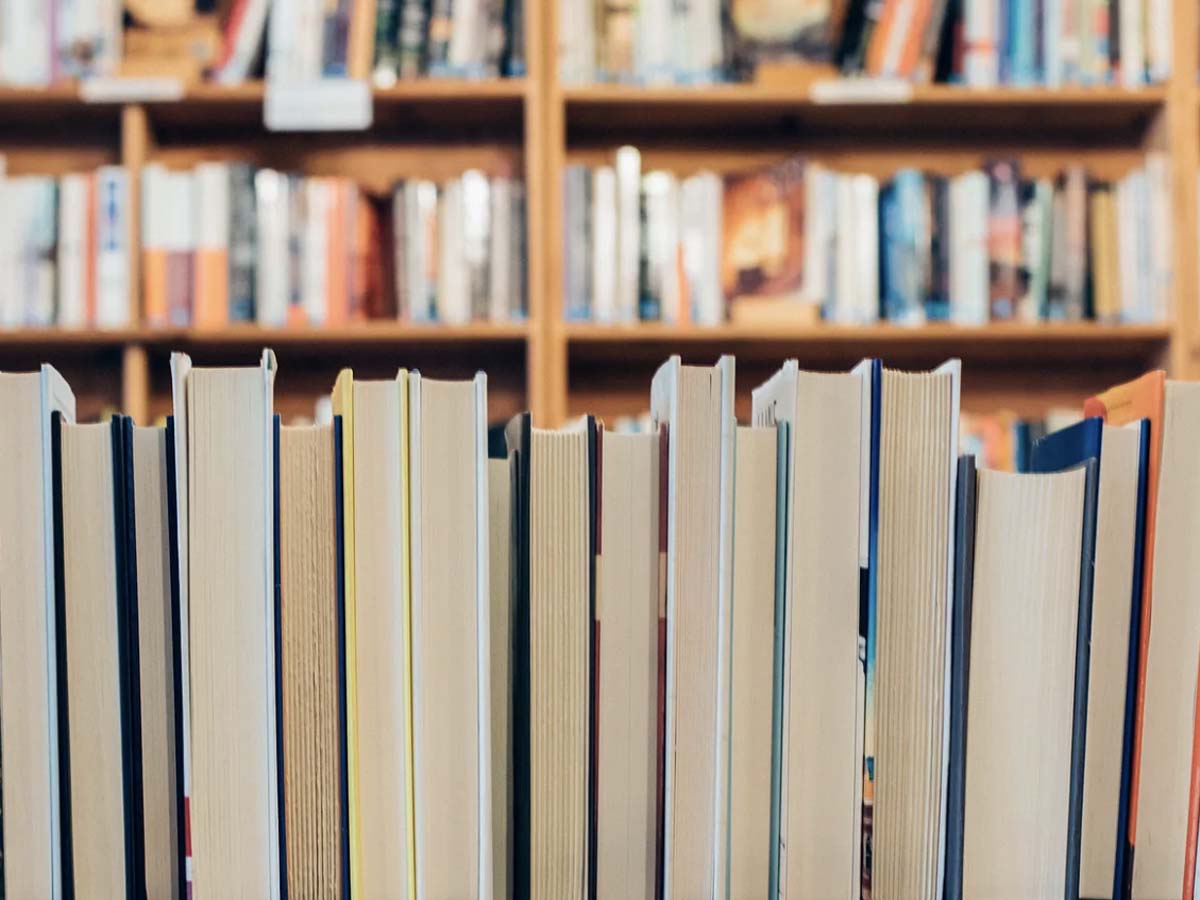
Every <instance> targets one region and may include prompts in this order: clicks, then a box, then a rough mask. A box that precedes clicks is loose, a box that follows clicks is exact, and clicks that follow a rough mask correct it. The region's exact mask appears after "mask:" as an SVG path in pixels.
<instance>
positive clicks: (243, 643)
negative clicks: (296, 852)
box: [187, 369, 279, 900]
mask: <svg viewBox="0 0 1200 900" xmlns="http://www.w3.org/2000/svg"><path fill="white" fill-rule="evenodd" d="M187 391H188V428H189V433H188V507H189V510H190V512H189V526H190V527H189V537H188V543H189V557H190V558H189V579H190V585H191V590H190V603H189V614H190V619H191V621H190V638H189V644H190V651H191V652H190V664H191V720H192V798H191V848H192V860H193V867H194V868H193V883H192V897H193V900H223V898H227V897H239V896H253V897H263V898H267V897H270V896H271V895H272V885H275V884H277V883H278V874H279V873H278V871H272V866H271V864H270V854H271V846H272V843H273V841H274V839H275V838H276V837H277V833H276V835H272V828H273V825H272V822H271V803H272V796H271V795H272V784H271V767H272V765H273V763H274V759H273V758H272V753H271V752H270V746H271V732H273V731H274V729H275V722H274V718H273V716H272V714H271V702H272V696H270V695H269V694H268V692H269V691H273V687H274V679H271V681H270V682H268V680H267V677H266V673H267V668H268V666H267V655H266V654H267V646H268V639H269V635H270V634H271V633H272V631H273V614H272V611H273V609H274V597H273V596H271V594H270V592H269V591H268V587H267V578H266V572H267V566H268V562H269V560H270V559H271V558H272V557H273V543H274V542H273V540H272V536H271V535H270V534H269V533H268V530H267V528H268V522H269V518H268V511H269V510H270V509H271V507H272V496H273V490H272V473H271V471H270V468H269V467H268V456H267V452H266V451H267V449H268V448H269V446H270V443H271V441H270V434H271V428H272V423H271V405H270V399H269V395H268V394H267V393H265V392H264V391H263V373H262V371H260V370H259V369H194V370H192V372H191V374H190V375H189V376H188V379H187Z"/></svg>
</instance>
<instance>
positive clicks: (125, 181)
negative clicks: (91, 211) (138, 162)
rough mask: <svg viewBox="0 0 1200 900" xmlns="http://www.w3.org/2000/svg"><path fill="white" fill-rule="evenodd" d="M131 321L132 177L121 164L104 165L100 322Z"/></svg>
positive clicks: (100, 180)
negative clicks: (130, 213)
mask: <svg viewBox="0 0 1200 900" xmlns="http://www.w3.org/2000/svg"><path fill="white" fill-rule="evenodd" d="M129 324H130V304H129V176H128V174H127V173H126V171H125V169H124V168H123V167H121V166H102V167H101V168H100V169H98V170H97V171H96V325H97V327H99V328H121V327H125V326H127V325H129Z"/></svg>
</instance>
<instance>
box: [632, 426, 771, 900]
mask: <svg viewBox="0 0 1200 900" xmlns="http://www.w3.org/2000/svg"><path fill="white" fill-rule="evenodd" d="M778 442H779V437H778V432H777V431H776V430H775V429H774V428H746V427H742V428H738V430H737V451H736V463H735V469H734V504H733V646H732V651H733V666H732V678H731V687H732V689H733V702H732V704H731V725H732V728H731V735H730V742H731V745H732V749H731V752H730V778H729V781H730V793H729V810H730V812H729V890H730V896H731V897H766V896H767V894H768V876H769V874H770V862H771V714H772V709H773V702H772V701H773V685H774V678H773V675H774V657H775V655H774V653H773V652H772V648H774V646H775V514H776V499H775V498H776V478H775V475H776V453H777V445H778ZM648 896H652V894H651V895H648Z"/></svg>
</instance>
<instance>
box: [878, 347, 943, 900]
mask: <svg viewBox="0 0 1200 900" xmlns="http://www.w3.org/2000/svg"><path fill="white" fill-rule="evenodd" d="M956 378H957V375H956V372H954V371H953V370H946V369H943V370H939V371H937V372H930V373H907V372H894V371H891V370H888V369H885V370H884V372H883V399H882V406H881V409H880V418H881V424H880V449H879V457H880V458H879V485H880V486H879V538H878V541H879V551H878V565H879V590H878V605H877V608H878V618H877V635H878V650H877V653H876V658H875V677H874V684H873V685H872V684H871V681H870V679H871V674H870V672H869V671H868V676H867V677H868V684H867V695H868V696H867V703H868V707H869V706H870V703H871V694H872V691H873V693H874V709H875V713H874V717H873V721H872V720H871V719H868V723H867V732H866V735H867V744H868V746H871V743H872V741H871V737H872V734H871V729H872V727H873V728H874V748H875V752H874V757H875V782H874V798H873V807H872V819H873V837H872V844H871V847H872V855H871V859H872V863H873V866H872V880H871V888H872V896H873V897H874V898H875V900H908V898H911V897H930V896H933V895H935V894H936V893H937V892H938V890H939V887H940V885H941V884H942V867H943V863H944V860H943V858H942V856H943V851H942V847H943V840H944V832H945V823H944V822H943V821H942V813H943V810H944V808H945V802H946V798H945V790H946V787H945V772H946V756H945V750H946V741H947V739H948V730H947V729H948V722H947V716H946V706H947V703H948V697H947V692H948V688H949V684H948V681H947V679H946V654H947V648H948V644H949V642H948V629H949V615H948V613H949V609H950V596H949V594H950V590H949V588H950V585H949V573H950V557H951V555H950V530H951V525H952V521H953V519H952V515H951V513H952V510H953V503H954V499H953V473H954V453H955V443H956V437H955V432H956V429H955V422H956V417H957V396H956ZM868 664H869V663H868Z"/></svg>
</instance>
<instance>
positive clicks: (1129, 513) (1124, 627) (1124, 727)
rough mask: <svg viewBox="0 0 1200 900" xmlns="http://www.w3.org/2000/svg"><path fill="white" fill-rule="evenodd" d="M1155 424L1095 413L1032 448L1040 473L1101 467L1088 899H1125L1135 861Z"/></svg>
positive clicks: (1084, 815)
mask: <svg viewBox="0 0 1200 900" xmlns="http://www.w3.org/2000/svg"><path fill="white" fill-rule="evenodd" d="M1149 427H1150V426H1149V423H1148V422H1147V421H1146V420H1145V419H1141V420H1138V421H1135V422H1131V423H1130V424H1129V425H1126V426H1124V427H1117V426H1113V425H1104V424H1103V423H1102V421H1101V420H1100V419H1098V418H1090V419H1086V420H1084V421H1082V422H1079V423H1078V424H1076V425H1072V426H1070V427H1068V428H1065V429H1063V430H1061V431H1057V432H1054V433H1052V434H1050V435H1047V436H1046V437H1043V438H1041V439H1040V440H1039V441H1038V442H1037V443H1036V444H1035V445H1034V450H1033V470H1034V471H1050V470H1054V469H1065V468H1069V467H1070V466H1073V465H1080V464H1082V463H1084V462H1085V461H1086V460H1087V459H1094V460H1096V465H1097V466H1098V469H1099V471H1098V476H1097V501H1096V547H1095V568H1094V571H1095V578H1094V586H1093V596H1092V622H1091V629H1090V642H1089V643H1090V657H1091V663H1090V667H1089V674H1088V685H1087V701H1088V702H1087V722H1086V725H1087V756H1086V759H1085V763H1084V767H1083V772H1082V779H1083V781H1082V785H1081V790H1082V803H1081V812H1080V817H1081V823H1082V824H1081V834H1080V850H1079V853H1080V876H1079V878H1080V886H1079V890H1080V893H1081V894H1082V895H1083V896H1087V897H1113V898H1116V897H1120V896H1121V895H1122V887H1121V885H1122V884H1124V873H1125V870H1126V867H1127V865H1128V862H1129V861H1128V859H1127V858H1126V854H1125V853H1124V849H1125V847H1126V843H1125V841H1124V839H1123V838H1124V833H1125V829H1126V827H1127V824H1128V822H1127V818H1128V790H1129V775H1130V771H1129V763H1130V760H1131V757H1132V749H1133V748H1132V745H1133V728H1132V725H1133V721H1132V712H1133V709H1134V700H1135V697H1136V672H1137V641H1136V634H1137V623H1138V621H1139V614H1140V606H1141V592H1142V582H1141V575H1142V571H1141V568H1142V537H1143V534H1144V518H1143V510H1144V504H1145V492H1146V485H1145V474H1146V467H1147V453H1148V452H1149V446H1148V444H1149ZM1101 451H1103V453H1102V452H1101ZM1114 847H1116V848H1117V850H1116V853H1115V854H1114V852H1113V848H1114Z"/></svg>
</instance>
